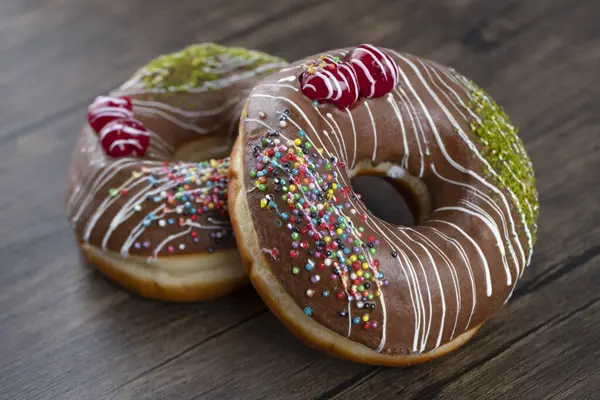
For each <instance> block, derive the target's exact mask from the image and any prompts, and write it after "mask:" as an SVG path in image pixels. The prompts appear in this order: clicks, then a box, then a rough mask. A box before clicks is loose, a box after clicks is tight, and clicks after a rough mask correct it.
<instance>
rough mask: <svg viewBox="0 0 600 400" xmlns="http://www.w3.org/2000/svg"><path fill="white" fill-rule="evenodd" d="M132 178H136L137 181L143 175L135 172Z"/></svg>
mask: <svg viewBox="0 0 600 400" xmlns="http://www.w3.org/2000/svg"><path fill="white" fill-rule="evenodd" d="M131 176H133V177H134V178H136V179H137V178H139V177H140V176H142V174H141V173H139V172H137V171H133V172H132V173H131Z"/></svg>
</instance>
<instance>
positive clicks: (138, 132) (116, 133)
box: [99, 118, 150, 157]
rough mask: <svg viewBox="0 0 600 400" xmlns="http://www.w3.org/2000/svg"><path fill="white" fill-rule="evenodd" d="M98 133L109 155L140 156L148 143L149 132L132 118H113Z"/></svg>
mask: <svg viewBox="0 0 600 400" xmlns="http://www.w3.org/2000/svg"><path fill="white" fill-rule="evenodd" d="M99 135H100V144H101V145H102V148H103V149H104V152H105V153H106V154H108V155H109V156H111V157H128V156H133V157H141V156H143V155H144V154H146V150H147V149H148V146H149V145H150V133H149V132H148V131H147V130H146V128H144V125H143V124H142V123H141V122H140V121H138V120H137V119H134V118H126V119H115V120H113V121H112V122H109V123H108V124H106V125H105V126H104V128H102V130H101V131H100V132H99Z"/></svg>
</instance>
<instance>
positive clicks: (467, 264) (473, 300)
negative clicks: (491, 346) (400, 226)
mask: <svg viewBox="0 0 600 400" xmlns="http://www.w3.org/2000/svg"><path fill="white" fill-rule="evenodd" d="M422 228H426V229H429V230H431V231H432V232H434V233H435V234H437V235H438V236H439V237H441V238H442V239H443V240H445V241H447V242H448V243H450V244H452V245H453V246H454V247H455V248H456V250H457V251H458V253H459V254H460V256H461V258H462V260H463V262H464V264H465V267H466V270H467V273H468V275H469V281H470V282H471V313H470V314H469V319H468V320H467V324H466V325H465V328H464V330H465V331H467V330H468V329H469V326H470V325H471V319H472V318H473V314H474V313H475V305H476V304H477V294H476V291H475V277H474V276H473V268H472V267H471V262H470V261H469V256H468V255H467V252H466V251H465V249H464V248H463V247H462V244H460V242H459V241H458V240H456V239H454V238H451V237H450V236H448V235H446V234H445V233H442V232H440V231H439V230H438V229H436V228H434V227H433V226H422ZM461 302H462V300H461Z"/></svg>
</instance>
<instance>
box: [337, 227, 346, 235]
mask: <svg viewBox="0 0 600 400" xmlns="http://www.w3.org/2000/svg"><path fill="white" fill-rule="evenodd" d="M335 233H337V234H338V235H341V234H342V233H344V230H343V229H342V228H337V229H336V230H335Z"/></svg>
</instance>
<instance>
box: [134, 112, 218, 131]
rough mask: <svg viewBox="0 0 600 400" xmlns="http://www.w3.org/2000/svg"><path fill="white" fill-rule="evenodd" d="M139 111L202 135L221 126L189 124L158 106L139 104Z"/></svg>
mask: <svg viewBox="0 0 600 400" xmlns="http://www.w3.org/2000/svg"><path fill="white" fill-rule="evenodd" d="M137 113H138V114H139V115H144V116H158V117H160V118H162V119H164V120H167V121H169V122H171V123H173V124H175V125H177V126H179V127H181V128H183V129H186V130H188V131H192V132H196V133H198V134H200V135H207V134H209V133H211V132H214V131H215V130H217V129H218V128H219V126H213V127H212V128H209V129H205V128H201V127H199V126H198V125H196V124H189V123H187V122H184V121H182V120H180V119H178V118H175V117H173V116H172V115H171V114H168V113H166V112H164V111H161V110H159V109H156V108H148V107H142V106H138V107H137Z"/></svg>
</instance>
